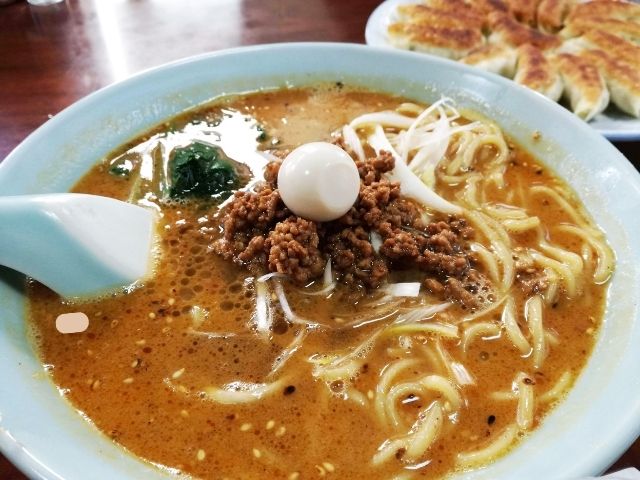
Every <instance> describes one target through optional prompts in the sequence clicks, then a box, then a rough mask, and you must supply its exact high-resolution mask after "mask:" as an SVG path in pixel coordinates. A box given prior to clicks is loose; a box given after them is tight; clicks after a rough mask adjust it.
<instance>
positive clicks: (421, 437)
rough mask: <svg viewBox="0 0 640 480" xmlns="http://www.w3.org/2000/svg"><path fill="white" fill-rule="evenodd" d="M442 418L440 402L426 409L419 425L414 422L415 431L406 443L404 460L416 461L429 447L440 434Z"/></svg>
mask: <svg viewBox="0 0 640 480" xmlns="http://www.w3.org/2000/svg"><path fill="white" fill-rule="evenodd" d="M443 417H444V415H443V412H442V407H441V406H440V402H437V401H435V402H433V403H432V404H431V405H430V406H429V407H428V408H427V410H426V412H425V414H424V419H421V420H420V421H419V423H418V422H416V426H415V427H414V428H415V431H414V432H413V434H412V435H411V438H410V439H409V441H408V442H407V450H406V452H405V454H404V458H405V459H406V460H409V461H415V460H417V459H418V458H419V457H420V456H421V455H423V454H424V453H425V452H426V451H427V450H428V449H429V447H431V445H432V444H433V442H434V441H435V440H436V439H437V438H438V435H439V434H440V430H441V429H442V422H443V419H444V418H443ZM412 430H413V429H412Z"/></svg>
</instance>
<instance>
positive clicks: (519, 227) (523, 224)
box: [502, 217, 540, 233]
mask: <svg viewBox="0 0 640 480" xmlns="http://www.w3.org/2000/svg"><path fill="white" fill-rule="evenodd" d="M502 225H503V226H504V228H506V229H507V230H508V231H509V232H511V233H522V232H526V231H527V230H531V229H533V228H537V227H539V226H540V219H539V218H538V217H527V218H525V219H522V220H515V219H509V220H503V221H502Z"/></svg>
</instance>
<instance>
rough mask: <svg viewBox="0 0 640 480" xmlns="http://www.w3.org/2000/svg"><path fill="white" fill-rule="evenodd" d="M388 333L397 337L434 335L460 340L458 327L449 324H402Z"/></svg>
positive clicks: (393, 327)
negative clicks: (414, 334) (403, 334)
mask: <svg viewBox="0 0 640 480" xmlns="http://www.w3.org/2000/svg"><path fill="white" fill-rule="evenodd" d="M387 333H388V334H391V335H397V334H399V333H432V334H434V335H440V336H442V337H446V338H458V337H459V334H458V327H457V326H455V325H450V324H448V323H438V322H433V323H426V322H420V323H418V322H414V323H402V324H400V325H395V326H392V327H390V328H389V329H387Z"/></svg>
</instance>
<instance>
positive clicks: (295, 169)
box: [278, 142, 360, 222]
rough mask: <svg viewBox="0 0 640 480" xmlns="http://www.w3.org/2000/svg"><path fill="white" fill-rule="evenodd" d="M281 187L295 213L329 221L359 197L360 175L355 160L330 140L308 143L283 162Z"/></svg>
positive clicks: (279, 183)
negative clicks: (328, 141)
mask: <svg viewBox="0 0 640 480" xmlns="http://www.w3.org/2000/svg"><path fill="white" fill-rule="evenodd" d="M278 190H280V197H281V198H282V201H283V202H284V204H285V205H286V206H287V207H288V208H289V210H291V211H292V212H293V213H295V214H296V215H298V216H300V217H304V218H306V219H308V220H315V221H318V222H328V221H331V220H335V219H336V218H339V217H341V216H342V215H344V214H345V213H347V212H348V211H349V209H350V208H351V206H352V205H353V204H354V203H355V201H356V199H357V198H358V192H359V191H360V176H359V175H358V169H357V168H356V164H355V162H354V161H353V159H352V158H351V157H350V156H349V154H348V153H347V152H345V151H344V150H343V149H341V148H340V147H338V146H336V145H333V144H331V143H327V142H312V143H306V144H304V145H301V146H299V147H298V148H296V149H295V150H293V151H292V152H291V153H290V154H289V155H287V157H286V158H285V159H284V161H283V162H282V165H281V166H280V171H279V173H278Z"/></svg>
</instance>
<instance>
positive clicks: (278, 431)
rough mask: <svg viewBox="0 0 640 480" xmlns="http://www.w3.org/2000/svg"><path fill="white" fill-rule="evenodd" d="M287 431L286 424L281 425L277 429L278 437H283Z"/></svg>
mask: <svg viewBox="0 0 640 480" xmlns="http://www.w3.org/2000/svg"><path fill="white" fill-rule="evenodd" d="M286 431H287V429H286V428H285V427H284V425H283V426H282V427H280V428H279V429H278V430H277V431H276V437H281V436H283V435H284V434H285V432H286Z"/></svg>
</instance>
